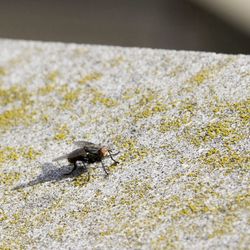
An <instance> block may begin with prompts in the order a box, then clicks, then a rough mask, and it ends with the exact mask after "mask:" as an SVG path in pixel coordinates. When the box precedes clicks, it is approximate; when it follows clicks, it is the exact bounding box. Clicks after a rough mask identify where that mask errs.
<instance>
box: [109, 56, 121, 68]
mask: <svg viewBox="0 0 250 250" xmlns="http://www.w3.org/2000/svg"><path fill="white" fill-rule="evenodd" d="M123 61H124V58H123V57H122V56H117V57H114V58H112V59H111V60H109V61H107V62H106V64H108V65H109V66H110V67H116V66H118V65H120V64H121V63H122V62H123Z"/></svg>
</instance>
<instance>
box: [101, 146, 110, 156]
mask: <svg viewBox="0 0 250 250" xmlns="http://www.w3.org/2000/svg"><path fill="white" fill-rule="evenodd" d="M99 155H100V157H101V158H104V157H107V156H108V155H109V150H108V148H107V147H101V148H100V150H99Z"/></svg>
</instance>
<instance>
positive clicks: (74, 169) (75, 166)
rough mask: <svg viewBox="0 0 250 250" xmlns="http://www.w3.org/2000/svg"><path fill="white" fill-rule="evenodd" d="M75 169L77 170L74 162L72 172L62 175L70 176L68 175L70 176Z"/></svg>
mask: <svg viewBox="0 0 250 250" xmlns="http://www.w3.org/2000/svg"><path fill="white" fill-rule="evenodd" d="M76 168H77V164H76V162H74V167H73V168H72V170H71V171H70V172H69V173H66V174H64V175H70V174H72V173H73V172H74V171H75V170H76Z"/></svg>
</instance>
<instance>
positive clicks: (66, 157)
mask: <svg viewBox="0 0 250 250" xmlns="http://www.w3.org/2000/svg"><path fill="white" fill-rule="evenodd" d="M68 156H69V154H65V155H61V156H59V157H57V158H55V159H53V160H52V161H60V160H64V159H68Z"/></svg>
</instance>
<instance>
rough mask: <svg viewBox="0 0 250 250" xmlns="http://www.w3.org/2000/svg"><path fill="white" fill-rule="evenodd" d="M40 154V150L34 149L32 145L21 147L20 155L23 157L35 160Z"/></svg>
mask: <svg viewBox="0 0 250 250" xmlns="http://www.w3.org/2000/svg"><path fill="white" fill-rule="evenodd" d="M40 155H41V152H40V151H37V150H35V149H34V148H32V147H29V148H22V157H23V158H25V159H28V160H35V159H36V158H37V157H38V156H40Z"/></svg>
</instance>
